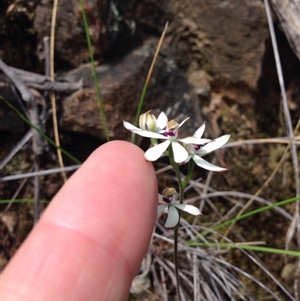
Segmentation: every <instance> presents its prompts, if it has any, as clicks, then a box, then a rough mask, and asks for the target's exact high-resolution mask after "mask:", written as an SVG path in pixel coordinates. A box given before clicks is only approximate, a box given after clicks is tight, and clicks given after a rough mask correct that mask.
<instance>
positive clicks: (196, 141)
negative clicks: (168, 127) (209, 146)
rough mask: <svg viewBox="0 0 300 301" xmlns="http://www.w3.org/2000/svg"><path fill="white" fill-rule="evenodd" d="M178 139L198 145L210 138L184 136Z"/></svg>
mask: <svg viewBox="0 0 300 301" xmlns="http://www.w3.org/2000/svg"><path fill="white" fill-rule="evenodd" d="M178 141H180V142H183V143H185V144H198V145H204V144H206V143H210V142H211V141H213V140H211V139H200V138H196V137H186V138H183V139H178Z"/></svg>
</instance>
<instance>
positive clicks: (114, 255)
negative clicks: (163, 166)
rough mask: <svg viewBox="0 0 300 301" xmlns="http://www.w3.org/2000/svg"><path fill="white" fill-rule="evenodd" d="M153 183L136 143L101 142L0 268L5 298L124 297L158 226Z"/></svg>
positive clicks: (78, 300) (114, 300) (75, 300)
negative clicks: (5, 264) (1, 268)
mask: <svg viewBox="0 0 300 301" xmlns="http://www.w3.org/2000/svg"><path fill="white" fill-rule="evenodd" d="M157 195H158V193H157V182H156V175H155V171H154V169H153V166H152V164H151V163H149V162H147V161H146V160H145V158H144V153H143V151H142V150H141V149H139V148H138V147H137V146H135V145H133V144H131V143H128V142H124V141H114V142H109V143H106V144H104V145H103V146H101V147H99V148H98V149H97V150H96V151H94V152H93V154H92V155H91V156H90V157H89V158H88V159H87V160H86V161H85V163H84V164H83V165H82V166H81V168H80V169H79V170H78V171H77V172H76V173H75V174H74V175H73V176H72V177H71V178H70V179H69V180H68V181H67V183H66V184H65V185H64V186H63V187H62V189H61V190H60V191H59V192H58V193H57V195H56V196H55V197H54V199H53V200H52V201H51V203H50V205H49V206H48V207H47V209H46V211H45V212H44V213H43V215H42V217H41V219H40V221H39V222H38V224H37V225H36V226H35V227H34V229H33V230H32V232H31V233H30V235H29V237H28V238H27V239H26V240H25V242H24V243H23V245H22V246H21V247H20V249H19V250H18V252H17V253H16V255H15V256H14V257H13V258H12V260H11V261H10V262H9V264H8V265H7V267H6V268H5V269H4V271H3V273H2V274H1V283H0V295H1V300H3V301H12V300H14V301H41V300H43V301H50V300H51V301H53V300H58V301H60V300H63V301H71V300H72V301H85V300H105V301H123V300H127V299H128V294H129V289H130V285H131V281H132V279H133V277H134V276H135V275H136V273H137V271H138V269H139V267H140V263H141V261H142V259H143V256H144V255H145V252H146V250H147V247H148V244H149V241H150V237H151V233H152V230H153V227H154V224H155V218H156V208H157Z"/></svg>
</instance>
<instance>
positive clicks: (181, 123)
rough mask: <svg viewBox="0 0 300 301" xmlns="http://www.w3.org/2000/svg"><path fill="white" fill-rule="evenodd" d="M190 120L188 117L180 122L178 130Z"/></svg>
mask: <svg viewBox="0 0 300 301" xmlns="http://www.w3.org/2000/svg"><path fill="white" fill-rule="evenodd" d="M189 119H190V117H188V118H185V119H184V120H183V121H181V122H180V124H179V126H178V127H179V128H180V127H181V126H182V125H183V124H184V123H185V122H186V121H187V120H189Z"/></svg>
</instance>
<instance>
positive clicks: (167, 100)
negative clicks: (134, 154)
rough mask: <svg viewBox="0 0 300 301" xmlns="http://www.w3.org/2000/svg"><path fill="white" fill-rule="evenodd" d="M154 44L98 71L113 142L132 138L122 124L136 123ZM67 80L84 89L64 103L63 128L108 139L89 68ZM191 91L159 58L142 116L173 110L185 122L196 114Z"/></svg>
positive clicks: (67, 75)
mask: <svg viewBox="0 0 300 301" xmlns="http://www.w3.org/2000/svg"><path fill="white" fill-rule="evenodd" d="M152 44H153V42H150V43H146V44H145V45H144V46H141V47H140V48H138V49H137V50H135V51H133V52H131V53H129V54H128V55H127V56H126V57H125V58H124V59H122V60H121V61H120V62H118V63H115V64H106V65H102V66H100V67H97V75H98V80H99V86H100V89H101V93H102V99H103V107H104V110H105V114H106V118H107V122H108V128H109V133H110V137H111V138H112V139H128V137H129V134H128V131H127V130H125V128H124V127H123V120H126V121H129V122H132V123H133V122H134V118H135V114H136V111H137V107H138V102H139V99H140V96H141V93H142V89H143V85H144V82H145V79H146V76H147V73H148V69H149V67H150V64H151V61H152V58H153V53H154V48H153V47H152ZM154 44H155V45H156V44H157V41H154ZM64 77H65V78H66V79H67V80H69V81H70V80H75V81H78V80H79V79H80V78H83V84H84V88H83V89H81V90H79V91H77V92H75V93H73V94H72V95H70V96H68V97H66V98H64V99H63V100H62V115H61V117H60V127H61V128H63V129H64V130H69V131H75V132H80V133H86V134H89V135H93V136H96V137H100V138H103V139H105V138H104V134H103V126H102V122H101V120H100V111H99V106H98V102H97V98H96V93H95V89H94V86H93V80H92V77H91V68H90V66H89V65H86V66H82V67H80V68H78V69H77V70H75V71H72V72H70V73H68V74H65V75H64ZM189 91H191V89H190V86H189V84H188V83H187V81H186V80H185V79H184V77H182V76H181V75H180V73H179V72H178V71H177V70H176V69H174V68H172V67H171V66H169V65H168V64H167V62H166V61H165V60H163V59H162V58H158V60H157V62H156V65H155V67H154V72H153V76H152V78H151V82H150V85H149V89H148V92H147V94H146V98H145V102H144V107H143V110H142V112H145V111H148V110H155V109H158V110H159V111H161V110H166V109H168V108H171V110H170V111H171V114H170V116H171V117H172V116H173V117H174V116H177V117H179V118H180V120H182V119H184V118H185V117H186V114H188V113H191V112H192V111H193V108H192V102H191V101H190V100H189V97H188V93H189Z"/></svg>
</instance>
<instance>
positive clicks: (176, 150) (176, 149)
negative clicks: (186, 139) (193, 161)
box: [172, 141, 189, 163]
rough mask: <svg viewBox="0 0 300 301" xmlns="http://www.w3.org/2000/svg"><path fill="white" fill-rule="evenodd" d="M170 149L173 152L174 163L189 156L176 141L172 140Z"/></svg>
mask: <svg viewBox="0 0 300 301" xmlns="http://www.w3.org/2000/svg"><path fill="white" fill-rule="evenodd" d="M172 149H173V154H174V161H175V162H176V163H182V162H185V160H186V159H187V158H188V157H189V153H188V152H187V150H186V149H185V148H184V147H183V146H182V145H180V144H179V143H178V142H177V141H172Z"/></svg>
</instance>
